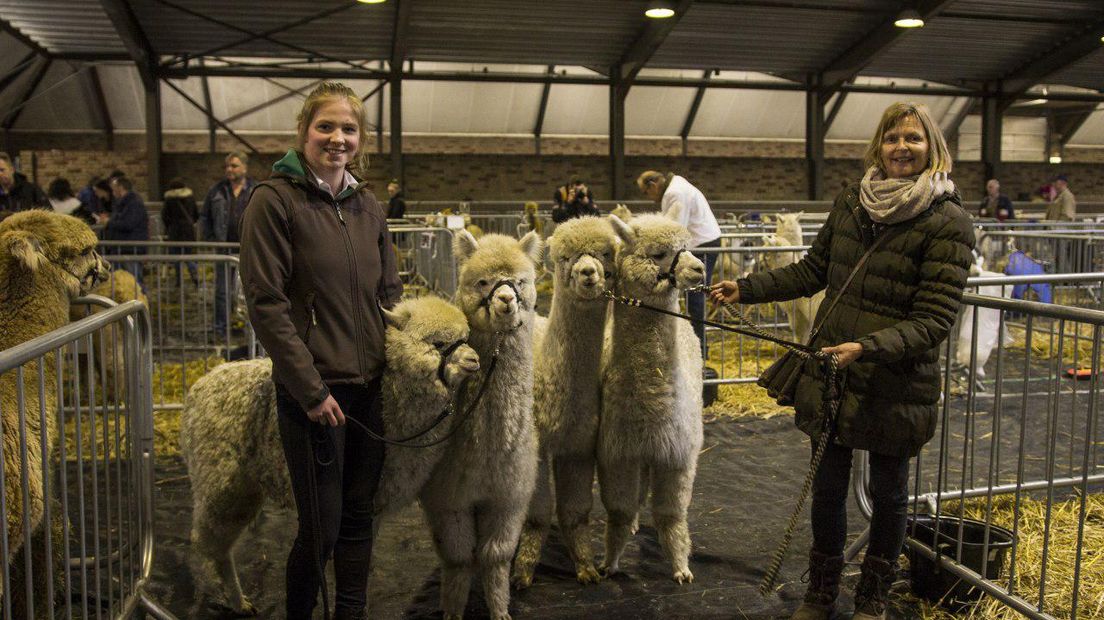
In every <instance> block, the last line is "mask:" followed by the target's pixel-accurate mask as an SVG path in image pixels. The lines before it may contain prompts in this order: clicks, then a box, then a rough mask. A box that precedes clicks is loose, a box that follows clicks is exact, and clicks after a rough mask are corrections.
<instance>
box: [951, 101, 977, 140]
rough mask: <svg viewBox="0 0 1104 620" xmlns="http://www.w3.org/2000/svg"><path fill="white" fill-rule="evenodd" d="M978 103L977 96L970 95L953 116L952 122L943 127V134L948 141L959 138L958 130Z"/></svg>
mask: <svg viewBox="0 0 1104 620" xmlns="http://www.w3.org/2000/svg"><path fill="white" fill-rule="evenodd" d="M977 103H978V98H977V97H968V98H967V99H966V102H965V103H963V105H962V107H961V108H959V110H958V113H957V114H955V115H954V116H953V117H952V118H951V122H950V123H948V124H947V126H946V127H944V128H943V135H944V137H945V138H946V140H947V142H951V141H953V140H957V139H958V130H959V129H961V128H962V123H964V122H965V121H966V117H967V116H969V115H970V113H971V112H973V110H974V106H976V105H977Z"/></svg>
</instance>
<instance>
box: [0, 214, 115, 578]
mask: <svg viewBox="0 0 1104 620" xmlns="http://www.w3.org/2000/svg"><path fill="white" fill-rule="evenodd" d="M96 243H97V239H96V235H95V233H93V232H92V229H90V228H89V227H88V225H87V224H85V223H84V222H82V221H81V220H79V219H77V218H75V217H71V216H68V215H61V214H59V213H54V212H52V211H43V210H38V209H36V210H31V211H23V212H20V213H16V214H15V215H12V216H10V217H8V218H7V219H5V220H4V221H3V222H0V350H6V349H10V348H12V347H14V346H16V345H18V344H22V343H24V342H27V341H28V340H32V339H34V338H37V337H38V336H42V335H45V334H47V333H49V332H51V331H53V330H55V329H58V328H60V327H62V326H64V325H65V324H66V323H68V322H69V303H70V302H71V301H72V300H73V299H75V298H76V297H78V296H80V295H83V294H87V292H88V291H89V290H90V289H91V288H92V287H93V286H94V285H95V284H96V283H97V282H100V281H103V280H104V279H105V278H107V274H108V267H107V263H106V262H104V261H103V259H101V258H100V256H99V255H98V254H97V253H96V251H95V248H96ZM40 363H41V364H43V365H44V366H45V367H44V368H42V369H41V371H42V376H43V377H44V379H45V381H44V383H45V385H42V386H40V385H39V381H38V375H39V371H40V369H39V364H40ZM56 363H57V361H56V359H55V356H54V355H53V354H48V355H45V356H43V358H42V361H41V362H29V363H27V364H25V365H24V366H23V368H24V373H23V394H22V395H20V394H19V389H18V384H17V382H16V373H15V371H14V370H13V371H11V372H5V373H4V374H3V375H0V412H2V414H3V420H2V421H0V426H2V428H3V442H4V444H3V445H4V481H3V482H4V510H5V511H6V516H7V523H6V524H5V527H6V528H7V557H5V558H4V561H5V562H7V563H8V564H9V565H10V564H11V563H12V558H14V557H15V556H16V554H17V553H19V551H20V550H21V549H23V546H24V543H26V542H27V541H26V533H27V532H30V533H31V534H32V535H34V534H35V533H36V532H37V531H38V528H39V526H40V525H41V524H42V518H43V514H44V512H45V505H46V501H47V500H48V498H47V497H46V493H45V487H44V485H43V477H44V475H45V476H49V475H50V474H48V473H47V472H46V470H47V469H48V468H49V467H50V463H49V460H48V459H50V458H51V455H52V454H53V450H54V444H55V442H56V440H57V432H58V431H57V422H58V420H57V415H58V414H57V371H56V366H55V364H56ZM40 388H41V389H42V390H43V392H44V394H45V397H46V399H45V402H42V401H40V400H39V389H40ZM20 405H22V408H23V411H24V412H25V418H24V420H25V422H24V423H23V424H21V423H20V415H19V410H20ZM43 435H45V436H43ZM24 441H25V442H26V446H27V454H26V459H25V460H24V458H23V457H22V455H21V450H20V444H21V443H22V442H24ZM44 459H45V460H44ZM24 474H26V477H27V485H26V486H24V485H23V481H22V479H23V476H24ZM24 511H26V513H27V519H26V520H24ZM65 544H67V542H66V541H64V540H56V539H55V540H54V541H53V545H54V546H55V547H54V548H55V549H57V548H59V547H58V546H59V545H65ZM28 546H30V545H28ZM34 546H35V547H39V545H37V544H36V545H34ZM40 551H41V550H36V552H35V553H36V555H37V556H38V557H36V558H35V561H36V562H41V561H43V559H44V558H45V554H42V553H40ZM39 569H41V565H38V566H36V570H39ZM41 572H44V571H41ZM11 585H12V589H13V591H14V592H15V596H14V597H13V598H17V597H18V596H19V595H21V594H22V592H23V584H21V583H12V584H11ZM0 594H3V583H0Z"/></svg>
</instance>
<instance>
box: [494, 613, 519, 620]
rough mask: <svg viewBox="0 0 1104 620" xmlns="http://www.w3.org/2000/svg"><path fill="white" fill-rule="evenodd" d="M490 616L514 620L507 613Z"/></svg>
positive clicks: (501, 619) (497, 618)
mask: <svg viewBox="0 0 1104 620" xmlns="http://www.w3.org/2000/svg"><path fill="white" fill-rule="evenodd" d="M491 618H493V620H514V619H513V618H512V617H511V616H510V614H509V613H504V614H498V615H495V616H491Z"/></svg>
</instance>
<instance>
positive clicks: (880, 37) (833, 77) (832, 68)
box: [819, 0, 955, 92]
mask: <svg viewBox="0 0 1104 620" xmlns="http://www.w3.org/2000/svg"><path fill="white" fill-rule="evenodd" d="M954 1H955V0H921V1H920V2H918V3H917V6H916V10H917V12H918V13H920V16H921V17H922V18H923V19H924V21H925V22H928V21H931V20H932V18H934V17H935V16H937V15H939V13H940V12H942V11H943V9H945V8H947V6H949V5H950V4H951V3H953V2H954ZM896 19H897V8H894V11H893V13H892V14H891V15H889V16H888V17H887V18H886V20H885V21H883V22H882V23H881V24H878V26H877V27H876V28H874V29H873V30H871V31H869V32H867V33H865V34H864V35H863V36H862V37H860V38H859V39H858V41H857V42H856V43H855V44H853V45H852V46H851V47H849V48H848V49H847V50H845V51H844V52H843V53H842V54H840V55H839V56H837V57H836V58H835V59H834V60H832V62H830V63H828V65H827V66H825V67H824V68H823V69H821V70H820V72H819V73H820V74H821V75H822V76H823V77H822V82H821V86H820V88H821V90H823V91H826V92H832V91H835V90H837V89H839V87H840V86H842V85H843V83H844V82H846V81H847V80H850V79H852V78H854V77H855V76H856V75H858V74H859V72H860V71H862V70H863V68H864V67H866V65H868V64H870V62H871V61H872V60H874V59H875V58H877V57H878V55H879V54H881V53H882V52H884V51H886V50H887V49H889V47H890V46H891V45H893V44H894V43H896V42H897V39H898V38H900V37H901V36H902V35H904V34H905V32H906V31H907V30H908V29H907V28H898V27H897V26H895V25H893V22H894V21H896Z"/></svg>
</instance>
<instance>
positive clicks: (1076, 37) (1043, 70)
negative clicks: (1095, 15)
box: [1000, 15, 1104, 110]
mask: <svg viewBox="0 0 1104 620" xmlns="http://www.w3.org/2000/svg"><path fill="white" fill-rule="evenodd" d="M1102 35H1104V15H1102V17H1101V19H1098V20H1097V21H1096V22H1093V23H1091V24H1089V25H1088V26H1086V27H1085V28H1083V29H1081V30H1080V31H1078V32H1076V33H1074V34H1073V35H1072V36H1071V37H1070V38H1068V39H1066V40H1065V41H1063V42H1061V43H1059V44H1058V45H1056V46H1054V47H1052V48H1050V49H1048V50H1046V51H1044V52H1043V53H1041V54H1039V55H1038V56H1037V57H1036V58H1035V59H1034V60H1032V61H1030V62H1028V63H1027V64H1025V65H1024V66H1022V67H1020V68H1019V69H1016V70H1015V71H1013V72H1012V73H1010V74H1008V75H1006V76H1004V78H1002V80H1001V90H1002V91H1004V93H1005V94H1004V95H1003V96H1002V97H1001V99H1000V108H1001V110H1004V109H1006V108H1008V106H1010V105H1012V102H1013V101H1015V100H1016V99H1017V98H1019V97H1020V96H1021V95H1023V94H1025V93H1026V92H1027V90H1028V89H1029V88H1031V87H1032V86H1034V85H1036V84H1038V83H1039V82H1040V81H1042V80H1043V79H1044V78H1046V77H1047V76H1049V75H1052V74H1054V73H1056V72H1058V71H1060V70H1062V69H1064V68H1066V67H1068V66H1069V65H1071V64H1073V63H1075V62H1077V61H1079V60H1081V59H1082V58H1085V57H1086V56H1088V55H1089V54H1092V53H1093V52H1095V51H1097V50H1099V49H1100V37H1101V36H1102Z"/></svg>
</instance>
